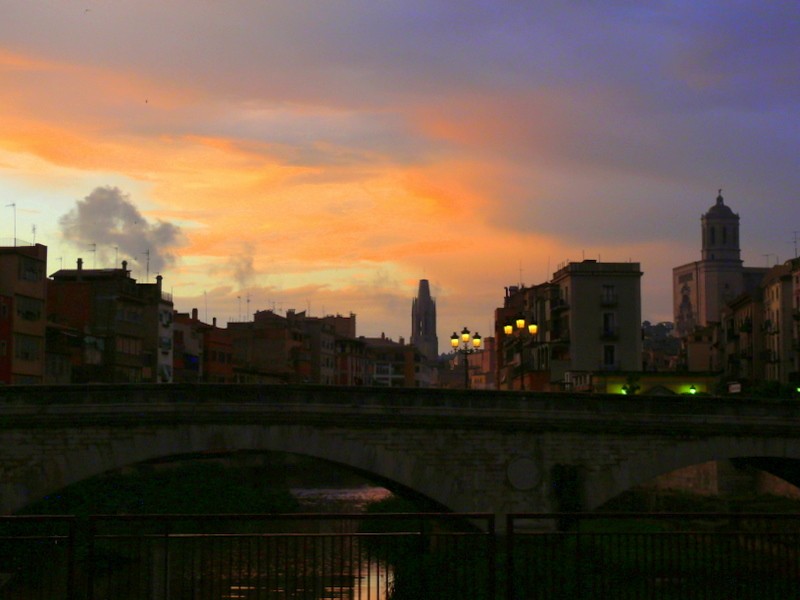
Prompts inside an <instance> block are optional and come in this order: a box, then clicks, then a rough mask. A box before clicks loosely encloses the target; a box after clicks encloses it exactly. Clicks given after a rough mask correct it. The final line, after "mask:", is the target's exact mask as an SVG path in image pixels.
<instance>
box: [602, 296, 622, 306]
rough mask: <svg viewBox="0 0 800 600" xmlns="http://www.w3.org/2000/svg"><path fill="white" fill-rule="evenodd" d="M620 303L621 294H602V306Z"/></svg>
mask: <svg viewBox="0 0 800 600" xmlns="http://www.w3.org/2000/svg"><path fill="white" fill-rule="evenodd" d="M617 304H619V294H608V293H606V294H601V295H600V306H603V307H610V306H616V305H617Z"/></svg>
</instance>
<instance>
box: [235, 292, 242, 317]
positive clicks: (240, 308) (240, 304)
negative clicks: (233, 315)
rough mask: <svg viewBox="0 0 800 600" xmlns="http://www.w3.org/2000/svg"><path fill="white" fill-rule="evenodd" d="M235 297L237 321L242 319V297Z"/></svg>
mask: <svg viewBox="0 0 800 600" xmlns="http://www.w3.org/2000/svg"><path fill="white" fill-rule="evenodd" d="M236 299H237V300H238V301H239V316H238V321H239V322H241V321H242V297H241V296H236Z"/></svg>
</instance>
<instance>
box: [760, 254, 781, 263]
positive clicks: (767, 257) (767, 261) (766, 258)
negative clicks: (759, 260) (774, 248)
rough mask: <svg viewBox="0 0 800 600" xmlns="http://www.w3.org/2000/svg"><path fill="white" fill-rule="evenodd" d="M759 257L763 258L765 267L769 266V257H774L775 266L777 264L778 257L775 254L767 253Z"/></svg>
mask: <svg viewBox="0 0 800 600" xmlns="http://www.w3.org/2000/svg"><path fill="white" fill-rule="evenodd" d="M761 256H763V257H764V259H765V261H766V263H767V266H769V257H770V256H774V257H775V264H776V265H777V264H778V255H777V254H773V253H772V252H769V253H767V254H762V255H761Z"/></svg>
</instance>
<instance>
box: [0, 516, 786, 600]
mask: <svg viewBox="0 0 800 600" xmlns="http://www.w3.org/2000/svg"><path fill="white" fill-rule="evenodd" d="M498 540H502V542H503V543H500V544H499V545H498ZM798 590H800V518H799V517H798V515H786V514H744V513H739V514H730V513H694V514H666V513H654V514H640V513H635V514H634V513H616V514H603V513H592V514H575V513H570V514H567V513H564V514H512V515H508V517H507V519H506V521H505V530H504V531H503V532H500V533H496V532H495V520H494V517H493V516H492V515H487V514H483V513H475V514H428V513H425V514H379V515H372V514H363V513H359V514H347V515H343V514H302V515H297V514H294V515H214V516H207V515H195V516H188V515H167V516H95V517H88V518H85V519H78V518H74V517H0V598H2V600H45V599H46V600H111V599H113V600H134V599H135V600H183V599H192V600H212V599H213V600H222V599H234V598H236V599H241V600H256V599H262V600H275V599H293V600H295V599H308V600H312V599H315V600H316V599H323V598H325V599H337V598H348V599H351V600H411V599H413V600H426V599H432V600H433V599H435V600H448V599H453V600H456V599H457V600H470V599H474V600H484V599H487V600H492V599H494V598H497V599H498V600H501V599H505V600H522V599H525V600H529V599H531V600H533V599H542V598H543V599H550V598H553V599H555V598H558V599H564V598H570V599H572V598H579V599H600V598H603V599H606V598H613V599H625V598H636V599H639V598H654V599H673V598H674V599H677V598H680V599H682V600H684V599H694V598H697V599H709V600H712V599H713V600H717V599H719V600H721V599H723V598H725V599H727V598H736V599H748V598H753V599H756V598H758V599H759V600H761V599H767V600H768V599H781V600H783V599H787V598H796V597H798V595H800V594H798Z"/></svg>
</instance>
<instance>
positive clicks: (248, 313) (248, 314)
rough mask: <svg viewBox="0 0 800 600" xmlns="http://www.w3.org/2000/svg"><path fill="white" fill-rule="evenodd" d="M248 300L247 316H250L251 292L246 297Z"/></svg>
mask: <svg viewBox="0 0 800 600" xmlns="http://www.w3.org/2000/svg"><path fill="white" fill-rule="evenodd" d="M245 298H246V300H247V316H248V317H249V316H250V292H247V296H246V297H245Z"/></svg>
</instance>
